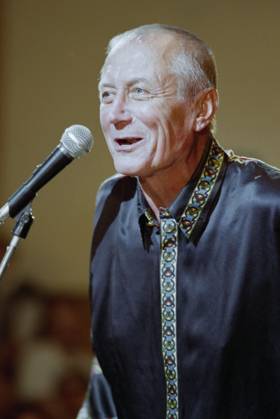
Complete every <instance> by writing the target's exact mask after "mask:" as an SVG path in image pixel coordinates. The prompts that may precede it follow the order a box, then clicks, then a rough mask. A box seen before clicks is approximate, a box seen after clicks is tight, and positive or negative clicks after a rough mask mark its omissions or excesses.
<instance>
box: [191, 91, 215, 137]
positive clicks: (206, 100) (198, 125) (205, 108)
mask: <svg viewBox="0 0 280 419" xmlns="http://www.w3.org/2000/svg"><path fill="white" fill-rule="evenodd" d="M218 106H219V97H218V92H217V90H216V89H207V90H203V91H202V92H201V93H199V94H198V96H197V98H196V118H195V121H194V131H196V132H200V131H202V130H203V129H205V128H206V127H207V126H209V125H210V123H211V121H212V120H213V119H214V116H215V114H216V112H217V109H218Z"/></svg>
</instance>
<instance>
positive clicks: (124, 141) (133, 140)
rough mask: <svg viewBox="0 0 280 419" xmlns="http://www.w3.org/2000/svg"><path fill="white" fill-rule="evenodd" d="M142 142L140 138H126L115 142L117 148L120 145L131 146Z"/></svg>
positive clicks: (117, 139)
mask: <svg viewBox="0 0 280 419" xmlns="http://www.w3.org/2000/svg"><path fill="white" fill-rule="evenodd" d="M141 140H143V138H141V137H126V138H116V142H117V143H118V145H119V146H122V145H132V144H135V143H138V142H139V141H141Z"/></svg>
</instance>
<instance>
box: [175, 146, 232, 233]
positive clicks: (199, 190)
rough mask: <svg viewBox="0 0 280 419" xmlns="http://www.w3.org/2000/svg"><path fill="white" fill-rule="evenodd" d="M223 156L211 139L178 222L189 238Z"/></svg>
mask: <svg viewBox="0 0 280 419" xmlns="http://www.w3.org/2000/svg"><path fill="white" fill-rule="evenodd" d="M224 157H225V153H224V151H223V149H222V148H221V147H219V145H218V144H217V143H216V141H215V140H214V139H213V140H212V144H211V147H210V150H209V154H208V157H207V160H206V163H205V166H204V168H203V170H202V173H201V176H200V179H199V181H198V182H197V184H196V187H195V189H194V191H193V193H192V196H191V198H190V200H189V202H188V205H187V206H186V208H185V210H184V211H183V214H182V216H181V219H180V222H179V226H180V228H181V230H182V231H183V233H185V235H186V236H187V237H188V238H190V236H191V234H192V232H193V230H194V228H195V225H196V223H197V221H198V219H199V217H200V215H201V212H202V210H203V208H204V207H205V205H206V203H207V201H208V199H209V197H210V195H211V192H212V190H213V188H214V186H215V184H216V180H217V179H218V176H219V173H220V171H221V168H222V166H223V162H224Z"/></svg>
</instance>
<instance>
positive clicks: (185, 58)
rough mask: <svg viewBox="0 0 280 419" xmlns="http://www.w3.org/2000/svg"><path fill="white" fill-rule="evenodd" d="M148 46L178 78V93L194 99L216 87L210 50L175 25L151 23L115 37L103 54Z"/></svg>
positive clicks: (214, 70) (192, 35)
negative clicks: (129, 45)
mask: <svg viewBox="0 0 280 419" xmlns="http://www.w3.org/2000/svg"><path fill="white" fill-rule="evenodd" d="M133 41H136V42H139V43H143V42H145V43H148V44H149V45H150V46H151V48H155V49H156V51H157V53H159V52H160V54H161V58H162V59H164V60H165V61H166V62H167V63H168V66H169V68H170V71H171V72H172V73H173V74H175V75H176V76H177V78H178V92H179V94H180V95H183V96H186V95H187V96H195V95H196V94H197V93H198V92H200V91H201V90H204V89H207V88H214V89H216V87H217V72H216V65H215V59H214V55H213V53H212V51H211V49H210V48H209V47H208V46H207V45H206V44H205V43H204V42H203V41H202V40H201V39H199V38H198V37H197V36H196V35H194V34H192V33H190V32H188V31H185V30H184V29H181V28H177V27H175V26H169V25H162V24H152V25H144V26H139V27H137V28H134V29H131V30H129V31H126V32H124V33H121V34H119V35H116V36H115V37H114V38H112V39H111V41H110V42H109V44H108V48H107V55H110V53H111V52H112V51H113V50H115V48H118V47H121V46H123V45H124V44H125V43H127V42H133Z"/></svg>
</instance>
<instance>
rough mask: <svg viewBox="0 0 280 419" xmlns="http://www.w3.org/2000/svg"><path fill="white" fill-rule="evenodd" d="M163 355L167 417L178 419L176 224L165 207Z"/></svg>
mask: <svg viewBox="0 0 280 419" xmlns="http://www.w3.org/2000/svg"><path fill="white" fill-rule="evenodd" d="M160 229H161V257H160V285H161V327H162V355H163V364H164V373H165V380H166V419H178V417H179V416H178V405H179V399H178V370H177V365H178V364H177V332H176V268H177V248H178V246H177V244H178V225H177V222H176V220H174V218H172V216H171V214H170V213H169V211H167V210H162V211H161V213H160Z"/></svg>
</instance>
